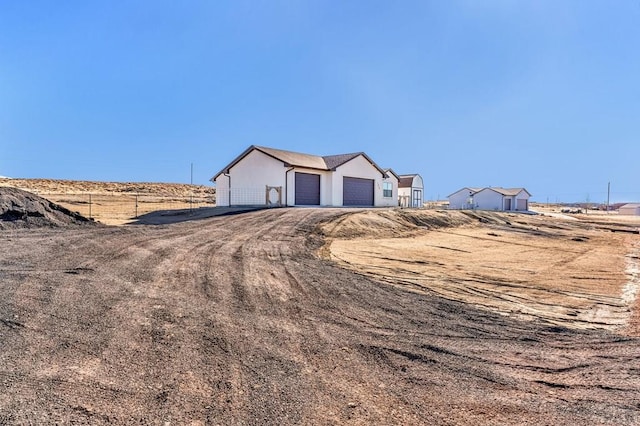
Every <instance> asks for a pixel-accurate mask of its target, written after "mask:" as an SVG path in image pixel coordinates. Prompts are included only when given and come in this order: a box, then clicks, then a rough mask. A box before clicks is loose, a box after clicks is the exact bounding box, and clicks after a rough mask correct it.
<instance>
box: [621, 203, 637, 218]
mask: <svg viewBox="0 0 640 426" xmlns="http://www.w3.org/2000/svg"><path fill="white" fill-rule="evenodd" d="M618 214H623V215H631V216H640V203H629V204H625V205H624V206H620V208H618Z"/></svg>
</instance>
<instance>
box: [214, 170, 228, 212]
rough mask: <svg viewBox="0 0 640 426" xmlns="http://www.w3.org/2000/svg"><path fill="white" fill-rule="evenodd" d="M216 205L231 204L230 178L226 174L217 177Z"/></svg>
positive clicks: (224, 205)
mask: <svg viewBox="0 0 640 426" xmlns="http://www.w3.org/2000/svg"><path fill="white" fill-rule="evenodd" d="M216 206H218V207H228V206H229V178H228V177H227V176H225V175H220V176H218V177H217V178H216Z"/></svg>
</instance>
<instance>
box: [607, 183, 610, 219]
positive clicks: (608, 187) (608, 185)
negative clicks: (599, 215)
mask: <svg viewBox="0 0 640 426" xmlns="http://www.w3.org/2000/svg"><path fill="white" fill-rule="evenodd" d="M610 196H611V182H608V183H607V214H609V201H610V200H611V198H610Z"/></svg>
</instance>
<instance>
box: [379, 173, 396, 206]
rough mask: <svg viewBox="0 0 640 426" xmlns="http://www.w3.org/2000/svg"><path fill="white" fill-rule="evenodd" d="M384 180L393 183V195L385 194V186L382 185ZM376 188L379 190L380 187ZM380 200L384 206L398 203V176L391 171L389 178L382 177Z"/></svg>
mask: <svg viewBox="0 0 640 426" xmlns="http://www.w3.org/2000/svg"><path fill="white" fill-rule="evenodd" d="M384 182H390V183H391V187H392V188H393V191H392V194H391V197H385V196H384V191H383V189H384V188H383V187H382V183H384ZM375 190H376V191H377V190H378V188H376V189H375ZM380 200H381V201H380V205H381V206H384V207H396V206H397V205H398V179H396V177H395V176H394V175H393V174H391V173H389V177H388V178H382V181H381V183H380Z"/></svg>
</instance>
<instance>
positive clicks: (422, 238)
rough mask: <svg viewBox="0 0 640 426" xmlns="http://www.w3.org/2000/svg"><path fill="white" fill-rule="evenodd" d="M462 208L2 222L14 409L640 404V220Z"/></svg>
mask: <svg viewBox="0 0 640 426" xmlns="http://www.w3.org/2000/svg"><path fill="white" fill-rule="evenodd" d="M453 213H455V212H428V213H423V212H417V213H415V214H414V213H409V212H407V211H399V210H376V211H373V212H372V211H358V210H352V209H273V210H263V211H256V212H250V213H244V214H239V215H234V216H222V217H213V218H207V219H202V220H196V221H188V222H183V223H177V224H172V225H158V226H150V225H136V226H126V227H87V228H73V229H44V228H43V229H12V230H5V231H0V240H1V242H2V244H0V293H1V297H0V347H1V348H2V350H1V351H0V424H162V425H165V424H176V425H177V424H192V425H198V424H202V425H204V424H212V425H215V424H220V425H243V424H247V425H249V424H273V425H276V424H277V425H281V424H309V425H318V424H320V425H321V424H357V425H369V424H402V425H406V424H429V425H434V424H435V425H456V424H484V425H504V424H535V425H539V424H563V423H564V424H640V339H638V338H637V337H634V335H637V333H636V331H637V328H635V329H634V328H633V318H634V317H633V315H635V312H637V310H635V311H634V310H633V309H635V308H636V306H635V305H633V304H634V303H635V302H633V299H634V298H633V297H631V296H629V298H628V300H627V301H626V302H623V294H624V288H625V286H626V285H627V283H628V279H629V277H630V274H627V275H625V274H624V273H623V272H622V271H623V270H624V269H620V268H624V267H625V266H624V265H625V262H627V261H630V262H631V263H633V262H632V261H634V259H635V260H637V255H634V254H630V253H633V250H636V249H637V246H638V238H639V237H638V235H636V234H630V233H626V232H611V231H610V230H609V229H608V228H615V229H622V228H623V224H617V223H615V222H611V223H606V224H603V225H599V224H595V225H594V224H589V223H585V222H583V221H581V220H575V221H571V223H569V221H568V220H564V219H560V218H551V217H544V218H538V217H535V216H531V217H524V216H522V217H521V216H518V217H511V216H507V215H496V214H491V215H487V216H482V215H476V216H473V215H471V216H468V215H467V216H465V215H464V214H453ZM534 220H535V221H536V222H531V221H534ZM520 221H522V222H523V223H519V222H520ZM624 229H626V230H630V229H631V228H630V227H629V226H628V225H627V226H624ZM490 234H495V235H490ZM409 237H411V238H409ZM400 240H406V241H408V242H409V244H408V245H407V246H401V247H399V246H398V245H397V244H398V242H399V241H400ZM354 247H355V248H354ZM358 247H360V249H358V250H356V248H358ZM338 250H343V252H339V251H338ZM347 252H352V254H350V255H353V256H354V258H356V259H359V258H362V259H363V260H361V261H359V263H358V264H355V263H351V264H346V263H345V262H347V261H348V259H346V258H345V257H344V256H346V254H345V253H347ZM332 253H334V254H332ZM376 253H379V254H376ZM405 255H406V256H407V257H408V258H409V259H410V260H411V261H410V262H402V261H400V260H398V259H403V256H405ZM331 256H336V258H335V259H332V258H331ZM633 256H636V257H635V258H634V257H633ZM497 257H499V259H497ZM376 262H378V263H379V264H380V265H381V266H382V267H383V268H382V269H380V270H379V271H378V272H375V271H372V270H370V268H371V267H372V266H375V265H376ZM471 263H475V264H476V268H473V267H472V266H471ZM627 266H628V265H627ZM390 271H391V272H390ZM528 282H529V283H531V284H530V287H531V289H530V291H528V290H526V289H525V287H527V283H528ZM465 287H468V288H470V289H473V290H470V291H469V292H468V299H467V298H466V297H460V294H461V292H462V291H463V289H464V288H465ZM631 293H633V291H632V290H629V292H628V294H629V295H631ZM545 298H549V302H548V303H547V305H550V306H555V305H556V304H557V305H558V306H557V309H544V308H543V305H544V303H542V302H543V300H544V299H545ZM501 299H505V300H501ZM496 300H497V301H496ZM625 303H627V305H626V306H627V308H626V309H627V311H626V314H625ZM510 304H513V305H514V306H517V308H513V309H511V308H508V306H509V305H510ZM629 309H631V310H629ZM589 310H594V311H595V312H597V313H598V314H597V315H594V316H593V317H589V316H588V315H587V314H586V313H585V312H588V311H589ZM572 313H575V315H573V314H572ZM572 317H573V318H574V319H575V321H571V318H572ZM625 318H626V320H628V325H627V326H626V327H625V326H624V325H623V322H624V321H625ZM609 322H610V324H609ZM636 327H637V324H636Z"/></svg>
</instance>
